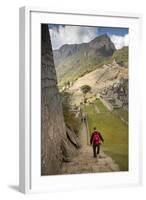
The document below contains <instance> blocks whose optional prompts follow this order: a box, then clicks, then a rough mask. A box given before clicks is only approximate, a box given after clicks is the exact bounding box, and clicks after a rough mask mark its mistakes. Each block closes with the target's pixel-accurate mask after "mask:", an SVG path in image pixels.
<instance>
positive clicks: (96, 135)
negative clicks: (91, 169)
mask: <svg viewBox="0 0 146 200" xmlns="http://www.w3.org/2000/svg"><path fill="white" fill-rule="evenodd" d="M101 141H102V142H104V139H103V137H102V135H101V133H100V132H99V131H97V130H96V127H95V128H94V131H93V133H92V134H91V138H90V144H91V145H92V147H93V156H94V158H96V157H97V155H99V153H100V144H101Z"/></svg>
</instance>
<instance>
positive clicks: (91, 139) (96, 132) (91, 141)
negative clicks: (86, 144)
mask: <svg viewBox="0 0 146 200" xmlns="http://www.w3.org/2000/svg"><path fill="white" fill-rule="evenodd" d="M94 134H98V135H99V137H100V140H101V141H102V142H104V139H103V137H102V135H101V133H100V132H98V131H94V132H93V133H92V135H91V138H90V144H92V143H93V137H94Z"/></svg>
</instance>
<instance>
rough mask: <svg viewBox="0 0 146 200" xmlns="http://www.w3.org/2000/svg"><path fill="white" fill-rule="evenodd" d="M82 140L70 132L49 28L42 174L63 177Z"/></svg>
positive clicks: (44, 47) (45, 34)
mask: <svg viewBox="0 0 146 200" xmlns="http://www.w3.org/2000/svg"><path fill="white" fill-rule="evenodd" d="M77 148H78V139H77V136H76V135H75V134H74V133H71V131H69V130H66V127H65V124H64V118H63V112H62V104H61V98H60V95H59V90H58V87H57V77H56V71H55V67H54V61H53V53H52V46H51V41H50V35H49V30H48V25H46V24H42V27H41V174H42V175H53V174H59V173H60V170H61V165H62V162H63V161H64V160H68V159H70V157H71V156H73V155H74V154H75V153H76V152H77Z"/></svg>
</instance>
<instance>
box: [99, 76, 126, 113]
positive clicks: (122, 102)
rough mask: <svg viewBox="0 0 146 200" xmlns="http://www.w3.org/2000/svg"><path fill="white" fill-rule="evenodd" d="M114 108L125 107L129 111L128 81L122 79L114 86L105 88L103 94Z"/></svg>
mask: <svg viewBox="0 0 146 200" xmlns="http://www.w3.org/2000/svg"><path fill="white" fill-rule="evenodd" d="M101 96H102V98H104V99H106V101H108V102H109V103H110V104H111V105H112V106H113V108H120V107H124V108H126V109H128V79H127V78H121V79H120V80H118V81H117V82H116V83H114V84H113V85H111V86H109V87H108V88H105V89H104V90H103V91H102V93H101Z"/></svg>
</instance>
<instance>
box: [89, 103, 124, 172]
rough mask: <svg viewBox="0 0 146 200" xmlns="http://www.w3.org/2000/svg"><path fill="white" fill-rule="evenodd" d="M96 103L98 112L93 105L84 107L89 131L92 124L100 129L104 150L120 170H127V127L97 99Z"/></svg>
mask: <svg viewBox="0 0 146 200" xmlns="http://www.w3.org/2000/svg"><path fill="white" fill-rule="evenodd" d="M96 104H97V106H98V108H99V109H100V111H101V113H100V114H97V113H96V111H95V109H94V106H93V105H88V106H86V107H85V111H86V112H87V114H88V123H89V130H90V133H91V132H92V129H93V127H94V126H96V127H97V129H99V130H100V131H101V133H102V135H103V137H104V140H105V142H104V145H103V146H102V148H103V150H104V152H105V153H107V154H108V155H110V156H111V157H112V158H113V159H114V160H115V161H116V162H117V163H118V164H119V166H120V170H121V171H127V170H128V127H127V125H126V124H124V123H123V122H122V121H121V120H120V118H119V117H118V116H117V115H116V114H115V113H114V112H109V111H107V109H106V108H105V107H104V105H103V104H102V103H101V102H100V101H99V100H98V101H96Z"/></svg>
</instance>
